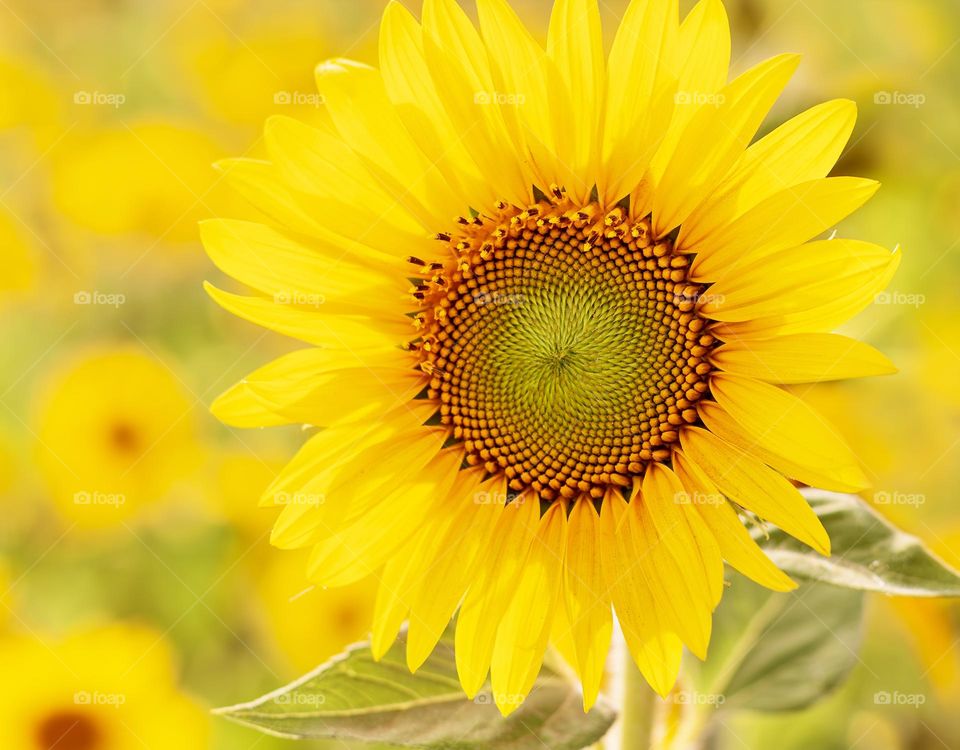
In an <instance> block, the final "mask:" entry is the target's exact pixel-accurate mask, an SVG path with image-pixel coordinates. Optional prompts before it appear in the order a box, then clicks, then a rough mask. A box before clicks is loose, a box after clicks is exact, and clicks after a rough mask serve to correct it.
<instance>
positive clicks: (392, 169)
mask: <svg viewBox="0 0 960 750" xmlns="http://www.w3.org/2000/svg"><path fill="white" fill-rule="evenodd" d="M316 73H317V89H318V90H319V91H320V94H321V95H322V96H323V97H324V103H325V105H326V110H327V111H328V112H329V113H330V116H331V118H332V119H333V122H334V124H335V125H336V128H337V132H338V133H339V134H340V137H341V138H343V140H344V141H345V142H346V143H347V144H348V145H349V146H350V147H351V148H352V149H353V150H354V151H355V152H356V153H357V154H359V155H360V156H362V157H363V158H364V159H365V162H366V164H367V168H368V169H369V170H370V171H371V172H373V173H374V174H375V175H376V176H377V178H378V180H379V182H380V184H381V186H382V187H383V188H384V190H386V191H388V192H389V194H390V195H391V196H392V198H393V199H394V200H395V201H396V202H397V203H399V204H400V205H402V206H403V207H404V208H405V209H406V210H407V211H409V212H410V213H411V214H412V215H413V216H415V217H417V218H418V220H419V221H420V222H421V224H423V225H424V226H431V225H432V226H444V225H445V222H448V221H450V218H451V217H453V216H458V215H460V214H463V213H465V212H466V211H467V208H468V206H464V205H463V204H462V203H460V201H459V200H458V199H457V197H456V194H455V192H454V191H453V190H451V189H450V185H449V184H448V183H447V181H446V180H445V179H444V178H443V175H441V174H440V172H439V170H438V169H437V168H436V165H434V164H433V163H432V162H430V160H429V159H427V157H426V155H425V154H424V153H423V152H422V151H421V150H420V149H419V148H418V147H417V145H416V143H414V141H413V139H412V138H411V137H410V134H409V133H408V132H407V129H406V127H405V126H404V124H403V122H402V120H401V119H400V117H399V116H398V115H397V112H396V109H395V108H394V106H393V104H392V103H391V102H390V99H389V98H388V97H387V92H386V89H385V87H384V85H383V79H382V77H381V76H380V72H379V71H377V70H375V69H374V68H371V67H369V66H367V65H363V64H361V63H356V62H353V61H351V60H342V59H338V60H329V61H327V62H324V63H321V64H320V65H318V66H317V71H316Z"/></svg>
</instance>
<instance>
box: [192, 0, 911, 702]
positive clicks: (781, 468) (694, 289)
mask: <svg viewBox="0 0 960 750" xmlns="http://www.w3.org/2000/svg"><path fill="white" fill-rule="evenodd" d="M477 5H478V10H479V18H480V31H479V32H478V31H477V29H475V28H474V26H473V25H472V23H471V22H470V21H469V19H468V17H467V16H466V14H465V13H464V12H463V11H462V10H461V9H460V7H459V6H458V5H457V3H456V2H454V0H426V1H425V2H424V8H423V17H422V23H418V22H417V21H416V20H415V19H414V17H413V16H411V15H410V14H409V13H408V12H407V11H406V10H404V9H403V8H402V7H401V6H400V5H399V4H397V3H391V4H390V5H389V6H388V7H387V9H386V12H385V15H384V18H383V23H382V26H381V46H380V70H376V69H374V68H370V67H367V66H365V65H361V64H358V63H355V62H350V61H346V60H335V61H331V62H327V63H324V64H322V65H320V66H319V68H318V70H317V79H318V84H319V90H320V93H321V95H322V96H323V97H324V101H325V102H326V108H327V112H328V114H329V116H330V125H329V127H321V128H311V127H308V126H305V125H302V124H300V123H298V122H296V121H294V120H291V119H289V118H283V117H277V118H273V119H271V120H269V121H268V123H267V126H266V144H267V148H268V151H269V155H270V161H269V162H259V161H249V160H236V161H232V162H228V163H227V164H225V165H223V167H224V169H225V171H226V175H227V178H228V179H229V180H231V181H232V182H233V183H234V184H235V185H236V186H237V187H238V188H239V189H240V190H241V191H243V192H244V193H245V194H246V196H247V197H248V198H249V199H250V200H251V201H252V202H253V203H254V204H255V205H256V206H257V207H258V208H259V209H260V210H261V211H262V212H263V213H264V214H266V216H267V217H268V220H267V222H266V223H250V222H244V221H230V220H215V221H209V222H206V223H205V224H204V225H203V227H202V234H203V239H204V243H205V245H206V248H207V251H208V253H209V255H210V256H211V258H212V259H213V261H214V263H216V265H217V266H219V268H220V269H221V270H223V271H224V272H225V273H226V274H228V275H230V276H232V277H234V278H235V279H237V280H238V281H240V282H242V283H243V284H245V285H247V286H249V287H252V288H253V289H255V290H257V291H258V292H259V293H260V294H259V295H258V296H254V297H245V296H238V295H235V294H231V293H227V292H224V291H220V290H218V289H216V288H213V287H209V290H210V293H211V295H212V296H213V297H214V299H215V300H216V301H217V302H219V303H220V304H221V305H222V306H224V307H225V308H226V309H228V310H230V311H232V312H234V313H235V314H237V315H239V316H241V317H244V318H247V319H249V320H251V321H253V322H256V323H258V324H260V325H263V326H265V327H267V328H270V329H273V330H275V331H278V332H281V333H284V334H288V335H291V336H294V337H296V338H299V339H302V340H304V341H306V342H308V343H310V344H313V345H315V347H314V348H307V349H303V350H299V351H295V352H293V353H291V354H289V355H287V356H284V357H281V358H280V359H278V360H276V361H275V362H273V363H272V364H269V365H266V366H265V367H263V368H261V369H259V370H257V371H256V372H254V373H253V374H251V375H250V376H249V377H247V378H246V379H245V380H243V381H242V382H241V383H239V384H238V385H236V386H235V387H234V388H232V389H230V390H229V391H228V392H227V393H225V394H224V395H223V396H221V397H220V398H219V399H218V400H217V401H216V402H215V404H214V405H213V410H214V413H215V414H217V415H218V416H219V417H220V418H221V419H223V420H224V421H226V422H228V423H230V424H233V425H236V426H245V427H253V426H265V425H280V424H287V423H307V424H310V425H316V426H321V427H324V428H325V429H323V430H322V431H320V432H319V433H317V434H316V435H314V436H313V437H312V438H311V439H310V440H309V441H308V442H307V443H306V445H305V446H304V447H303V449H302V450H301V452H300V453H299V454H298V456H297V457H296V458H295V459H294V460H293V462H292V463H291V464H290V465H289V466H288V468H287V469H286V470H285V471H284V472H283V473H282V474H281V475H280V477H279V478H278V479H277V480H276V481H275V482H273V483H272V484H271V486H270V487H269V489H268V490H267V492H266V494H265V496H264V503H265V504H268V505H270V504H273V505H276V506H278V507H280V506H282V511H281V513H280V515H279V518H278V521H277V523H276V525H275V528H274V533H273V541H274V542H275V543H276V544H277V545H278V546H281V547H290V548H294V547H311V548H312V551H311V554H310V559H309V563H308V568H309V574H310V576H311V578H312V579H313V580H314V581H315V582H317V583H318V584H321V585H324V586H334V585H345V584H348V583H351V582H353V581H356V580H359V579H361V578H363V577H364V576H366V575H367V574H369V573H371V572H375V571H379V570H380V569H381V567H382V572H381V573H380V577H381V588H380V594H379V598H378V601H377V607H376V613H375V616H374V625H373V648H374V651H375V653H376V654H378V655H379V654H382V653H384V651H385V650H386V649H387V648H388V647H389V645H390V643H391V642H392V641H393V639H394V637H395V635H396V633H397V632H398V630H399V628H400V627H401V623H402V621H403V620H404V619H405V618H409V634H408V639H407V657H408V662H409V666H410V667H411V668H412V669H416V668H418V667H419V666H420V665H421V664H422V663H423V661H424V660H425V659H426V657H427V655H428V654H429V653H430V651H431V649H432V648H433V646H434V645H435V644H436V642H437V640H438V639H439V637H440V635H441V633H442V632H443V630H444V629H445V627H446V625H447V623H448V621H449V620H450V618H451V616H452V615H453V614H454V612H455V611H456V610H457V608H458V606H459V616H458V620H457V629H456V658H457V666H458V670H459V673H460V679H461V682H462V684H463V686H464V688H465V690H466V691H467V693H468V694H469V695H473V694H475V693H476V692H477V691H478V690H479V689H480V687H481V685H482V684H483V683H484V681H485V679H486V676H487V674H488V672H489V674H490V678H491V683H492V688H493V693H494V697H495V699H496V701H497V704H498V706H499V707H500V709H501V711H503V712H504V713H505V714H506V713H509V712H510V711H512V710H514V709H515V708H516V707H517V705H519V702H520V700H522V698H523V696H525V695H526V694H527V693H528V692H529V690H530V689H531V686H532V684H533V681H534V679H535V677H536V675H537V672H538V671H539V667H540V665H541V662H542V659H543V654H544V649H545V647H546V645H547V642H548V640H549V638H550V636H551V631H554V637H555V638H556V639H559V640H564V639H568V640H569V641H571V642H572V643H573V657H572V658H573V661H574V666H575V667H576V669H577V670H578V672H579V674H580V676H581V677H582V679H583V683H584V703H585V706H586V707H589V706H590V705H591V704H592V703H593V702H594V700H595V698H596V695H597V691H598V687H599V684H600V681H601V679H602V675H603V666H604V660H605V656H606V652H607V649H608V644H609V640H610V634H611V603H612V605H613V607H614V609H615V610H616V613H617V616H618V618H619V621H620V623H621V625H622V628H623V631H624V634H625V637H626V642H627V645H628V647H629V649H630V651H631V653H632V655H633V657H634V659H635V661H636V663H637V665H638V667H639V668H640V669H641V670H642V672H643V674H644V675H645V677H646V678H647V680H648V681H649V682H650V684H651V685H652V686H653V687H654V688H655V689H656V690H657V691H658V692H659V693H661V694H665V693H666V692H667V691H669V689H670V688H671V686H672V684H673V683H674V681H675V679H676V675H677V672H678V669H679V664H680V658H681V651H682V645H683V644H686V645H687V646H688V647H689V648H690V650H691V651H692V652H693V653H694V654H696V655H698V656H700V657H701V658H702V657H704V656H705V654H706V651H707V645H708V642H709V638H710V631H711V619H712V618H711V613H712V610H713V609H714V608H715V606H716V605H717V602H718V601H719V599H720V596H721V591H722V587H723V580H722V579H723V560H727V561H728V562H729V563H730V564H731V565H732V566H734V567H735V568H737V569H739V570H741V571H742V572H744V573H745V574H746V575H748V576H750V577H751V578H753V579H754V580H756V581H758V582H760V583H762V584H764V585H766V586H769V587H771V588H773V589H778V590H784V589H789V588H791V587H792V586H793V583H792V582H791V581H790V580H789V579H788V578H787V577H786V576H785V575H784V574H783V573H781V572H780V571H779V570H777V569H776V568H775V567H774V566H773V565H772V563H771V562H770V561H769V560H768V558H766V557H765V556H764V554H763V552H762V551H761V550H760V549H759V547H757V546H756V545H755V544H754V543H753V542H752V541H751V539H750V537H749V535H748V533H747V531H746V529H745V528H744V526H743V525H742V523H741V519H740V518H739V517H738V513H739V514H741V515H743V516H745V517H746V518H750V519H752V518H760V519H763V520H764V521H768V522H770V523H772V524H776V525H777V526H779V527H781V528H782V529H784V530H785V531H786V532H788V533H790V534H792V535H793V536H795V537H796V538H798V539H800V540H802V541H803V542H805V543H807V544H809V545H810V546H811V547H813V548H815V549H816V550H819V551H820V552H822V553H824V554H828V553H829V546H830V542H829V539H828V538H827V534H826V532H825V530H824V529H823V527H822V526H821V524H820V522H819V520H818V519H817V517H816V515H815V514H814V513H813V511H812V510H811V509H810V508H809V506H808V505H807V504H806V502H805V501H804V499H803V497H802V496H801V495H800V494H799V492H798V491H797V489H796V488H795V487H794V485H793V484H792V483H791V482H790V481H789V480H788V478H791V479H795V480H798V481H800V482H804V483H809V484H815V485H819V486H822V487H826V488H830V489H835V490H843V491H852V490H858V489H860V488H862V487H864V486H865V485H866V480H865V478H864V476H863V474H862V472H861V470H860V468H859V464H858V461H857V459H856V457H855V456H854V455H853V454H852V453H851V451H850V449H849V448H848V447H847V446H846V444H845V443H844V442H843V441H841V440H840V439H839V438H838V437H837V435H836V433H835V432H834V431H833V430H832V429H831V428H830V427H828V426H827V425H826V423H825V422H823V421H822V420H821V418H820V417H819V416H818V415H817V414H816V413H815V412H814V411H812V409H811V408H810V407H808V406H807V405H806V404H805V403H804V402H803V401H802V400H800V399H799V398H797V397H796V396H794V395H791V394H790V393H788V392H786V391H785V390H783V389H782V388H780V387H779V386H780V385H781V384H788V383H799V382H813V381H821V380H830V379H837V378H848V377H856V376H863V375H873V374H879V373H886V372H890V371H892V368H891V366H890V364H889V363H888V361H887V360H886V359H885V358H884V357H883V356H882V355H880V354H879V353H878V352H876V351H875V350H873V349H871V348H870V347H868V346H866V345H864V344H861V343H858V342H856V341H853V340H851V339H848V338H846V337H843V336H839V335H834V334H832V333H829V331H831V330H833V329H834V328H835V327H836V326H837V325H838V324H839V323H841V322H843V321H845V320H846V319H847V318H849V317H851V316H853V315H854V314H855V313H857V312H858V311H859V310H861V309H862V308H864V307H865V306H866V305H868V304H869V303H870V302H871V301H872V300H873V298H874V295H875V294H876V293H877V292H878V291H879V290H881V289H882V288H883V287H884V286H885V284H886V283H887V281H888V279H889V278H890V276H891V275H892V273H893V272H894V270H895V268H896V266H897V264H898V262H899V253H897V252H892V253H891V252H890V251H889V250H887V249H884V248H882V247H877V246H875V245H871V244H868V243H865V242H858V241H853V240H845V239H834V240H830V241H810V240H812V239H813V238H815V237H817V236H818V235H820V234H821V233H823V232H824V231H825V230H827V229H829V228H830V227H832V226H834V225H835V224H836V223H837V222H839V221H840V220H841V219H843V218H844V217H845V216H847V215H848V214H850V213H851V212H852V211H854V210H856V209H857V208H858V207H859V206H860V205H862V204H863V203H864V202H865V201H866V200H867V199H869V197H870V196H871V195H872V194H873V193H874V192H875V190H876V188H877V184H876V183H874V182H872V181H869V180H862V179H856V178H851V177H831V178H828V177H826V175H827V174H828V173H829V172H830V170H831V168H832V167H833V165H834V163H835V162H836V160H837V158H838V156H839V154H840V152H841V150H842V148H843V146H844V144H845V143H846V142H847V139H848V137H849V135H850V133H851V130H852V128H853V125H854V120H855V107H854V105H853V103H852V102H849V101H839V100H838V101H831V102H828V103H825V104H822V105H820V106H817V107H814V108H812V109H811V110H809V111H807V112H804V113H803V114H801V115H799V116H797V117H796V118H794V119H792V120H790V121H788V122H787V123H786V124H784V125H782V126H781V127H779V128H777V129H776V130H774V131H773V132H771V133H770V134H769V135H767V136H766V137H764V138H762V139H761V140H759V141H757V142H756V143H754V144H753V145H750V144H751V140H752V139H753V137H754V136H755V134H756V133H757V130H758V129H759V127H760V125H761V123H762V122H763V120H764V118H765V116H766V115H767V113H768V111H769V110H770V108H771V106H772V105H773V104H774V102H775V100H776V99H777V98H778V96H779V94H780V93H781V91H782V90H783V88H784V87H785V86H786V84H787V82H788V80H789V79H790V77H791V75H792V73H793V72H794V70H795V68H796V66H797V58H796V57H795V56H791V55H784V56H780V57H776V58H773V59H771V60H768V61H766V62H763V63H761V64H759V65H757V66H756V67H754V68H752V69H751V70H749V71H747V72H746V73H744V74H743V75H741V76H740V77H738V78H736V79H735V80H733V81H732V82H731V83H729V84H727V83H726V81H727V68H728V63H729V50H730V37H729V27H728V23H727V18H726V14H725V11H724V9H723V6H722V4H721V3H720V2H719V0H702V2H700V3H699V4H698V5H697V6H696V7H695V8H694V9H693V10H692V11H691V13H690V14H689V15H688V16H687V18H686V19H685V20H684V21H683V22H682V23H680V21H679V19H678V16H679V13H678V7H677V2H676V0H634V1H633V2H632V3H631V4H630V6H629V8H628V10H627V12H626V14H625V16H624V18H623V21H622V23H621V25H620V28H619V30H618V32H617V34H616V36H615V38H614V41H613V45H612V48H611V50H610V52H609V56H605V55H604V51H603V44H602V34H601V27H600V20H599V13H598V8H597V3H596V2H595V0H558V1H557V2H556V3H555V5H554V8H553V14H552V18H551V22H550V28H549V33H548V39H547V47H546V50H544V49H542V48H541V47H540V46H539V45H538V44H537V43H536V41H535V40H534V39H533V38H532V36H531V35H530V34H529V32H528V31H527V30H526V29H525V28H524V27H523V25H522V24H521V23H520V21H519V20H518V18H517V17H516V15H515V14H514V12H513V11H512V9H511V8H510V7H509V5H508V4H507V3H506V2H505V0H478V3H477ZM457 215H460V216H461V218H459V219H457V220H454V221H451V219H450V217H451V216H457ZM805 243H806V244H805ZM411 279H412V280H413V282H412V285H411ZM290 498H303V499H304V501H303V502H290ZM309 498H322V500H323V501H322V502H308V501H307V499H309Z"/></svg>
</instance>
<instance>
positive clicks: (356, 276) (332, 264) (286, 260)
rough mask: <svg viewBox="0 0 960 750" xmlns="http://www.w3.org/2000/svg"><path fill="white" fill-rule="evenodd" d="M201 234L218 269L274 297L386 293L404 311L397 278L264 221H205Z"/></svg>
mask: <svg viewBox="0 0 960 750" xmlns="http://www.w3.org/2000/svg"><path fill="white" fill-rule="evenodd" d="M200 238H201V239H202V240H203V245H204V248H205V249H206V251H207V254H208V255H209V256H210V259H211V260H212V261H213V262H214V264H216V266H217V267H218V268H219V269H220V270H221V271H223V272H224V273H225V274H227V275H228V276H231V277H233V278H234V279H236V280H237V281H239V282H240V283H242V284H246V285H247V286H249V287H251V288H253V289H256V290H258V291H261V292H264V293H265V294H267V295H270V296H273V297H274V298H276V299H277V300H279V301H283V302H287V301H294V302H296V301H298V300H305V301H306V302H307V303H308V304H316V305H324V304H327V303H328V301H331V300H334V301H335V300H338V299H339V300H343V299H348V300H349V299H352V298H354V297H361V298H362V297H363V295H365V294H369V295H375V294H382V295H388V296H386V297H385V300H384V301H385V302H386V303H387V304H390V302H391V301H393V302H395V303H396V305H397V311H398V314H402V311H403V309H404V307H403V305H404V301H403V300H404V296H405V292H406V291H408V289H409V282H407V281H406V280H405V279H404V278H403V277H402V276H399V275H397V276H393V275H390V274H384V273H376V272H375V268H371V267H369V266H361V265H355V264H353V263H350V262H347V260H346V259H344V258H343V257H341V258H340V259H337V258H336V256H335V255H333V254H331V256H330V257H324V256H323V255H321V254H319V253H316V252H311V249H309V248H307V247H306V246H304V245H303V244H302V243H300V242H299V241H298V240H297V239H296V237H294V236H293V235H290V234H287V233H285V232H282V231H280V230H277V229H273V228H271V227H268V226H266V225H264V224H256V223H253V222H249V221H239V220H234V219H208V220H206V221H204V222H202V223H201V224H200ZM340 255H341V256H344V255H345V253H343V252H341V253H340Z"/></svg>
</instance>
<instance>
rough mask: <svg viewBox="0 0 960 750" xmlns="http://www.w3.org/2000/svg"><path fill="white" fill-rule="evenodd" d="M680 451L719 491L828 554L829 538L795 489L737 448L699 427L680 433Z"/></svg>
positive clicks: (683, 430) (791, 534) (688, 428)
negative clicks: (681, 449) (681, 448)
mask: <svg viewBox="0 0 960 750" xmlns="http://www.w3.org/2000/svg"><path fill="white" fill-rule="evenodd" d="M680 443H681V445H682V446H683V452H684V453H685V454H686V455H687V457H688V458H689V459H690V460H691V461H692V462H693V463H694V464H695V465H696V466H698V467H699V468H700V469H701V470H702V471H703V473H704V474H706V475H707V477H709V479H710V481H712V482H713V483H714V484H715V485H716V486H717V487H718V488H719V489H720V491H721V492H722V493H723V494H724V495H726V496H727V497H728V498H730V499H731V500H733V501H734V502H735V503H737V504H738V505H742V506H743V507H744V508H746V509H747V510H749V511H752V512H753V513H756V514H757V515H758V516H759V517H760V518H763V519H765V520H767V521H770V522H771V523H773V524H776V525H777V526H779V527H780V528H781V529H783V530H784V531H785V532H786V533H788V534H790V536H793V537H795V538H797V539H799V540H800V541H801V542H803V543H804V544H807V545H809V546H811V547H813V548H814V549H815V550H817V551H818V552H820V553H821V554H824V555H829V554H830V537H829V536H827V532H826V530H825V529H824V528H823V524H822V523H820V519H819V518H817V515H816V513H814V512H813V510H812V509H811V508H810V506H809V505H807V501H806V500H804V499H803V495H801V494H800V493H799V492H798V491H797V488H796V487H794V486H793V485H792V484H790V482H788V481H787V480H786V479H784V478H783V477H782V476H780V475H779V474H777V473H776V472H775V471H773V470H771V469H769V468H767V467H766V466H765V465H764V464H763V463H762V462H760V461H758V460H757V459H755V458H753V457H752V456H749V455H747V454H746V453H744V452H743V451H742V450H740V449H739V448H736V447H734V446H733V445H731V444H730V443H727V442H726V441H724V440H722V439H720V438H719V437H717V436H716V435H714V434H712V433H710V432H707V431H706V430H703V429H701V428H699V427H685V428H683V429H682V430H681V431H680Z"/></svg>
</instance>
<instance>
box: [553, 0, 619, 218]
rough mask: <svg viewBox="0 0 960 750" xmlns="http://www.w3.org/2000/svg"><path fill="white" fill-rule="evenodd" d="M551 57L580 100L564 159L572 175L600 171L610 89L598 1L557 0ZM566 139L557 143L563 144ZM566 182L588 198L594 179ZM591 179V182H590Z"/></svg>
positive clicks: (572, 94)
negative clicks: (607, 82)
mask: <svg viewBox="0 0 960 750" xmlns="http://www.w3.org/2000/svg"><path fill="white" fill-rule="evenodd" d="M547 56H548V57H549V58H550V59H551V60H552V61H553V63H554V64H555V65H556V67H557V69H558V70H559V72H560V76H561V77H562V79H563V81H564V83H565V84H566V88H567V92H568V94H569V99H570V101H572V102H575V106H574V107H573V108H572V109H573V112H572V119H571V121H570V122H569V123H568V124H567V127H568V128H569V129H570V130H571V131H572V138H571V139H570V143H569V144H566V145H567V150H566V151H561V152H560V153H559V157H560V160H561V161H562V162H565V163H566V164H569V165H570V172H571V174H573V175H596V173H597V167H598V164H599V159H600V153H599V150H600V128H601V117H602V115H603V102H604V101H605V99H604V93H605V90H606V60H605V58H604V51H603V31H602V29H601V25H600V11H599V7H598V5H597V0H557V2H555V3H554V5H553V12H552V14H551V15H550V30H549V33H548V34H547ZM561 145H564V144H558V146H561ZM579 182H580V184H579V189H578V186H577V185H567V191H568V193H569V194H570V195H571V197H572V198H573V199H574V200H579V201H584V200H586V199H587V198H588V197H589V194H590V190H591V189H592V188H593V182H594V180H593V179H589V180H586V181H584V180H582V179H581V180H580V181H579ZM588 183H589V184H588Z"/></svg>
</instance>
